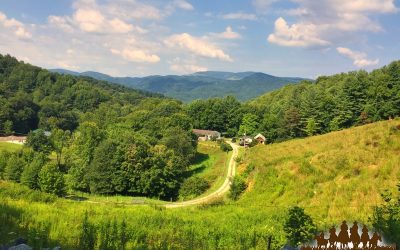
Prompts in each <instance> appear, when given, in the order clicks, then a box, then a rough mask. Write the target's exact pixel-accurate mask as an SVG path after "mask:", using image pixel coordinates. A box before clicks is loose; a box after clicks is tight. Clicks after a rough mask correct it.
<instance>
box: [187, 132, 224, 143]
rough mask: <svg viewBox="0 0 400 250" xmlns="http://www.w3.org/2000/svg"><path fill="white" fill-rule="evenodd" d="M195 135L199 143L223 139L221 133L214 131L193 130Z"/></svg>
mask: <svg viewBox="0 0 400 250" xmlns="http://www.w3.org/2000/svg"><path fill="white" fill-rule="evenodd" d="M193 134H195V135H196V136H197V138H198V139H199V141H212V140H218V139H221V133H220V132H218V131H213V130H204V129H193Z"/></svg>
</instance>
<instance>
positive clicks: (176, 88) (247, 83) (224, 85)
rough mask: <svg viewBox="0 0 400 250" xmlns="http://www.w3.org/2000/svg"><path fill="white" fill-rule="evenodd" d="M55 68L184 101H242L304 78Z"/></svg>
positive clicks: (250, 74)
mask: <svg viewBox="0 0 400 250" xmlns="http://www.w3.org/2000/svg"><path fill="white" fill-rule="evenodd" d="M51 71H54V72H59V73H62V74H71V75H81V76H90V77H93V78H95V79H99V80H105V81H109V82H113V83H118V84H121V85H124V86H128V87H131V88H134V89H142V90H146V91H151V92H154V93H160V94H164V95H166V96H168V97H172V98H176V99H178V100H181V101H184V102H191V101H193V100H197V99H209V98H214V97H221V98H222V97H225V96H228V95H232V96H234V97H235V98H237V99H238V100H240V101H248V100H250V99H252V98H255V97H257V96H260V95H262V94H263V93H265V92H268V91H272V90H276V89H279V88H281V87H283V86H285V85H288V84H295V83H298V82H300V81H301V80H304V79H303V78H296V77H277V76H272V75H268V74H264V73H258V72H241V73H231V72H219V71H206V72H198V73H194V74H190V75H183V76H177V75H168V76H147V77H111V76H109V75H106V74H102V73H98V72H93V71H88V72H82V73H78V72H73V71H68V70H62V69H54V70H51Z"/></svg>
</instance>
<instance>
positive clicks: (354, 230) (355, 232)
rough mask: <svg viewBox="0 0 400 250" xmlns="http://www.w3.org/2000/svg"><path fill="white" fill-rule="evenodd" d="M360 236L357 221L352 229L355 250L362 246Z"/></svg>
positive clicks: (351, 234) (351, 235)
mask: <svg viewBox="0 0 400 250" xmlns="http://www.w3.org/2000/svg"><path fill="white" fill-rule="evenodd" d="M360 240H361V239H360V235H359V234H358V225H357V222H356V221H355V222H354V223H353V226H352V227H351V228H350V241H351V242H352V243H353V248H358V245H360Z"/></svg>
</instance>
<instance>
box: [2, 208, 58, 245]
mask: <svg viewBox="0 0 400 250" xmlns="http://www.w3.org/2000/svg"><path fill="white" fill-rule="evenodd" d="M23 214H24V211H23V209H19V208H15V207H12V206H10V205H9V204H7V203H0V215H1V223H0V249H8V248H9V247H12V246H16V245H20V244H28V245H29V246H31V247H33V249H42V248H48V247H55V246H58V245H59V244H57V242H55V241H53V240H50V236H49V235H50V229H51V223H50V222H49V223H36V222H35V221H34V219H33V218H30V217H29V216H23ZM29 218H30V219H29ZM23 225H26V226H23ZM27 225H29V228H28V226H27Z"/></svg>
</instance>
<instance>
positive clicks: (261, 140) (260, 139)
mask: <svg viewBox="0 0 400 250" xmlns="http://www.w3.org/2000/svg"><path fill="white" fill-rule="evenodd" d="M254 140H256V141H257V142H258V143H259V144H265V141H266V138H265V136H263V135H262V134H258V135H256V136H254Z"/></svg>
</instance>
